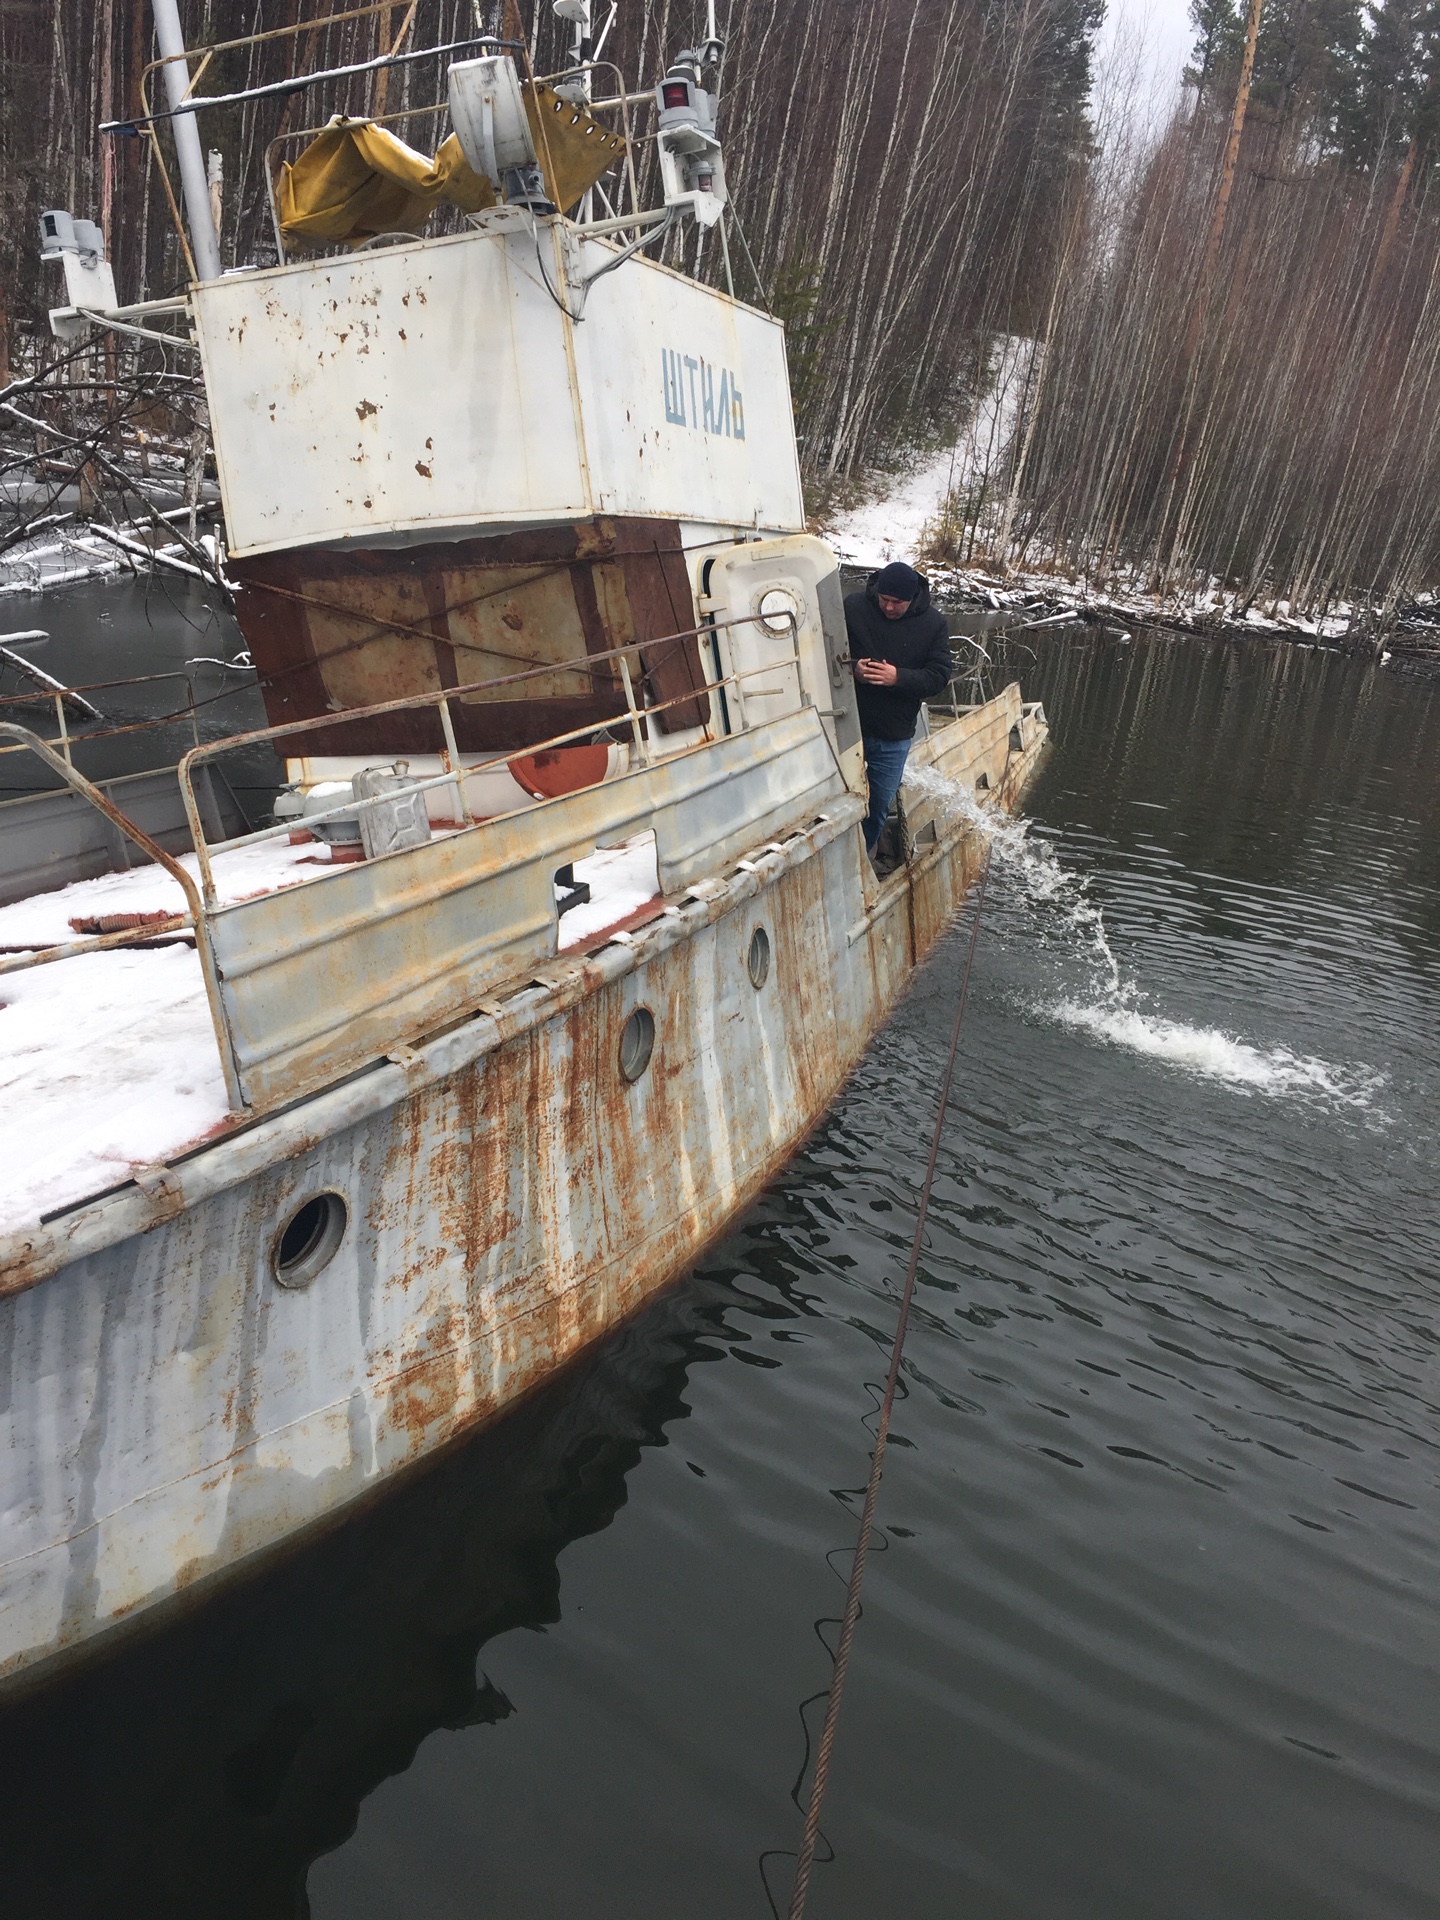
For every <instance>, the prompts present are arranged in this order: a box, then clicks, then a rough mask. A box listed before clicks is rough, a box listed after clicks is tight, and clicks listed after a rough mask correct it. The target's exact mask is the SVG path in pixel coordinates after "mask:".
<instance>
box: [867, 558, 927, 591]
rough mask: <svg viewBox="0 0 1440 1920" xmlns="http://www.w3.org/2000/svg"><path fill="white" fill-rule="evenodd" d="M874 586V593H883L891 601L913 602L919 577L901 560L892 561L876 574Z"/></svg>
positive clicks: (912, 568)
mask: <svg viewBox="0 0 1440 1920" xmlns="http://www.w3.org/2000/svg"><path fill="white" fill-rule="evenodd" d="M874 586H875V591H876V593H883V594H885V595H886V596H887V598H889V599H891V600H913V599H914V598H915V596H916V594H917V593H919V591H920V576H919V574H918V573H916V571H915V569H914V567H907V566H906V564H905V562H904V561H903V560H892V561H891V562H890V564H889V566H888V567H882V568H881V569H880V571H879V573H877V574H876V576H875V581H874Z"/></svg>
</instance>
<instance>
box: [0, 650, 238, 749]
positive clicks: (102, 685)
mask: <svg viewBox="0 0 1440 1920" xmlns="http://www.w3.org/2000/svg"><path fill="white" fill-rule="evenodd" d="M158 680H183V681H184V682H185V691H186V693H187V695H188V696H189V697H188V699H187V700H186V703H185V706H184V707H183V708H181V709H179V710H178V711H177V712H175V713H157V714H154V715H152V716H151V717H150V718H149V719H146V720H135V721H132V722H130V724H129V725H127V726H123V727H98V728H96V730H95V731H94V732H93V733H82V734H71V732H70V730H69V729H68V728H67V726H66V725H65V704H64V703H65V700H66V697H67V696H68V695H70V694H72V693H74V694H84V693H103V692H105V691H106V690H107V689H113V688H115V687H143V686H150V685H152V684H153V683H154V682H156V681H158ZM45 700H53V701H54V703H55V717H56V723H57V724H58V726H59V728H60V734H59V738H58V739H56V740H52V741H50V742H49V743H48V744H49V745H50V746H58V747H59V748H60V749H61V751H62V752H63V753H64V755H65V758H66V759H67V760H69V759H70V754H71V748H72V746H73V745H74V744H75V743H76V742H79V743H80V744H82V745H85V746H89V745H90V744H91V742H92V741H95V740H114V739H117V738H119V737H120V736H121V735H122V734H129V733H147V732H149V731H150V730H151V729H153V728H159V727H174V726H178V725H179V724H180V723H181V721H182V720H183V719H184V718H185V716H186V715H187V714H188V715H189V719H190V734H191V738H192V739H193V740H194V742H195V744H196V746H197V747H198V746H199V744H200V726H199V722H198V721H197V720H196V718H195V682H194V681H193V680H192V679H191V677H190V675H189V674H188V673H182V672H180V670H179V669H178V668H177V669H175V670H174V671H172V672H170V673H137V674H135V675H133V676H132V677H131V678H130V679H128V680H87V681H85V682H84V683H83V684H82V685H81V686H78V687H57V688H55V689H54V690H53V691H52V690H51V689H49V688H44V689H41V688H38V687H37V689H36V690H35V692H34V693H7V694H5V695H3V696H0V708H5V707H16V706H30V707H34V706H38V705H40V704H41V703H42V702H43V701H45ZM96 717H97V718H99V717H100V716H99V715H97V716H96ZM24 751H25V748H24V747H23V746H14V747H0V755H4V754H7V753H23V752H24ZM72 764H73V763H72Z"/></svg>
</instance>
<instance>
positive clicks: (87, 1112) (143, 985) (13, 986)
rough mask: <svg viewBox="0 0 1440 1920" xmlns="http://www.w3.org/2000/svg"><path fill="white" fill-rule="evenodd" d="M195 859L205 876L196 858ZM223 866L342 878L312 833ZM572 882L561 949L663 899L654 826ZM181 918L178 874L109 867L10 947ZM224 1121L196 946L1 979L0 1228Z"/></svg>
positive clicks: (584, 866) (294, 881)
mask: <svg viewBox="0 0 1440 1920" xmlns="http://www.w3.org/2000/svg"><path fill="white" fill-rule="evenodd" d="M438 837H439V836H438V835H437V838H438ZM183 864H184V865H185V866H186V867H187V868H188V869H189V870H190V871H191V872H196V871H197V864H198V863H197V862H196V860H195V857H194V855H193V854H192V855H188V856H186V858H185V859H184V861H183ZM213 866H214V871H215V881H216V886H217V889H218V891H219V893H220V897H221V899H222V901H224V902H226V903H231V902H235V901H239V900H249V899H255V898H257V897H259V896H260V895H262V894H266V893H275V892H280V891H282V890H284V889H286V888H289V887H295V886H303V885H307V884H311V883H313V882H315V881H317V880H322V879H324V878H325V877H326V875H327V872H328V871H330V863H329V860H328V858H327V856H326V850H325V848H324V847H323V846H321V845H319V844H318V843H315V842H307V843H303V844H301V845H299V846H291V845H289V844H287V843H284V842H277V841H269V842H266V843H262V844H260V845H256V846H250V847H240V848H237V849H236V850H235V851H233V852H231V853H222V854H219V855H217V856H216V857H215V859H214V861H213ZM575 877H576V879H577V880H582V881H585V882H586V883H587V884H588V885H589V887H590V890H591V898H590V900H589V901H588V902H587V903H585V904H583V905H580V906H576V907H572V908H571V909H570V911H569V912H568V913H566V914H565V915H564V917H563V918H562V919H561V921H560V950H561V951H562V952H565V951H568V950H570V949H572V948H574V947H577V946H580V945H582V944H584V943H585V942H587V941H589V940H593V939H595V938H596V937H597V936H598V935H600V934H602V933H604V932H605V931H606V930H607V929H611V928H613V927H615V926H616V925H617V924H620V923H622V922H623V921H624V920H626V919H627V918H628V917H629V916H631V915H632V914H635V913H636V912H638V911H639V910H640V909H641V908H643V907H644V906H645V905H647V904H648V903H649V902H650V901H651V900H653V899H655V898H656V897H657V896H658V893H659V882H658V878H657V872H656V856H655V836H654V834H653V833H644V834H639V835H637V836H635V837H634V838H633V839H632V840H630V841H629V842H627V844H626V845H624V846H623V847H618V848H615V849H611V850H607V851H604V852H598V853H595V854H593V855H591V856H590V858H588V859H586V860H580V861H577V862H576V863H575ZM184 911H185V901H184V897H183V895H182V893H181V890H180V887H179V885H178V883H177V882H176V881H174V880H172V879H171V878H170V876H169V875H168V874H166V873H164V872H163V871H161V869H159V868H158V867H153V866H147V867H140V868H134V869H132V870H131V871H129V872H127V873H113V874H105V875H102V876H101V877H99V878H98V879H94V880H81V881H77V882H76V883H75V884H73V885H71V886H68V887H62V888H60V889H59V890H58V891H56V892H52V893H43V894H36V895H32V896H31V897H30V898H28V899H25V900H18V901H16V902H14V903H13V904H12V905H10V906H6V907H0V951H5V950H8V951H10V952H14V951H15V950H16V949H22V950H23V949H40V948H44V947H49V946H57V945H60V944H62V943H64V942H66V941H70V940H74V939H76V938H77V930H76V928H75V927H74V926H73V925H72V922H73V921H77V920H78V921H81V922H86V921H94V920H96V919H98V918H100V917H101V916H110V915H116V914H149V913H167V914H179V913H183V912H184ZM172 938H173V936H172ZM136 939H137V941H140V940H143V939H144V933H143V930H137V933H136ZM227 1115H228V1102H227V1100H226V1095H225V1079H224V1074H223V1071H222V1068H221V1062H220V1055H219V1050H218V1048H217V1047H216V1044H215V1032H214V1028H213V1025H212V1023H211V1017H210V1010H209V1007H208V1005H207V1002H206V997H205V987H204V982H203V980H202V978H201V973H200V961H199V957H198V955H197V954H196V952H195V949H194V947H193V945H192V944H190V943H189V942H188V941H184V940H182V941H181V942H179V943H177V944H173V945H165V946H161V945H154V946H139V945H137V946H135V947H127V948H118V949H114V950H112V951H110V952H107V953H89V954H80V955H76V956H75V957H74V958H72V959H69V960H57V961H54V962H53V963H51V964H48V965H45V966H38V967H33V968H30V969H27V970H26V971H24V972H20V973H11V974H5V975H0V1165H3V1166H4V1168H5V1179H4V1182H3V1186H0V1235H3V1234H5V1233H11V1232H15V1231H20V1230H23V1229H25V1228H27V1227H31V1226H34V1225H36V1224H38V1223H39V1222H40V1221H41V1220H42V1219H43V1218H44V1217H45V1216H46V1215H48V1214H52V1213H55V1212H58V1211H61V1210H63V1209H65V1208H67V1207H70V1206H73V1205H74V1204H75V1203H76V1202H77V1201H79V1200H83V1199H86V1198H88V1197H90V1196H93V1195H95V1194H98V1193H103V1192H105V1191H106V1190H108V1189H109V1188H112V1187H115V1186H118V1185H121V1184H123V1183H124V1182H126V1181H128V1180H131V1179H133V1178H134V1175H135V1172H136V1170H137V1169H144V1168H146V1167H149V1166H153V1165H156V1164H159V1163H161V1162H163V1161H167V1160H170V1159H172V1158H174V1157H175V1156H176V1155H177V1154H180V1153H184V1152H185V1151H187V1150H188V1149H190V1148H192V1147H194V1146H196V1145H198V1144H199V1143H200V1142H201V1141H203V1140H205V1139H206V1138H207V1137H208V1136H210V1135H212V1134H214V1133H216V1132H217V1131H218V1130H220V1129H221V1128H222V1127H223V1126H224V1125H225V1123H226V1119H227Z"/></svg>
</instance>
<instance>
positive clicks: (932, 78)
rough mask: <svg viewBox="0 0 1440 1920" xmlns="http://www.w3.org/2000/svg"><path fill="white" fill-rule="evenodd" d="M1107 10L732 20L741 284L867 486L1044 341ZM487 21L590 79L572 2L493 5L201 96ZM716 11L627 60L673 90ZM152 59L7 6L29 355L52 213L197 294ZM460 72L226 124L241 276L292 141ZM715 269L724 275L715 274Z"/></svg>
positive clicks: (323, 43)
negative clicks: (991, 341)
mask: <svg viewBox="0 0 1440 1920" xmlns="http://www.w3.org/2000/svg"><path fill="white" fill-rule="evenodd" d="M342 11H349V9H348V8H346V7H345V6H344V5H343V3H342V0H334V4H320V3H319V0H189V4H188V5H183V4H182V8H181V12H182V18H183V19H184V22H185V27H186V35H187V40H188V41H190V42H191V43H192V44H205V43H209V42H212V41H215V40H221V39H226V38H235V37H239V36H241V35H245V34H252V33H255V32H256V31H263V30H265V29H270V28H275V27H284V26H289V25H293V24H295V23H297V22H301V21H305V20H307V19H317V18H319V17H321V16H322V15H324V14H328V13H331V12H342ZM1099 11H1100V0H967V3H966V4H962V5H958V6H951V5H948V4H947V5H940V4H936V0H725V3H724V4H722V5H721V8H720V19H721V22H722V25H723V26H724V27H725V29H726V30H727V32H728V51H727V56H726V61H725V78H724V88H723V112H724V121H723V125H724V127H725V130H726V131H727V134H728V137H729V149H728V169H729V174H730V178H731V180H732V183H733V187H734V192H735V198H736V208H737V214H738V218H739V220H740V222H741V223H742V228H743V232H744V237H745V240H746V241H747V242H748V245H749V249H750V253H751V255H752V256H753V259H754V262H755V266H756V269H757V270H758V274H759V279H760V282H761V286H760V287H759V288H757V287H756V286H754V285H752V284H748V283H747V284H742V285H741V288H740V291H742V293H746V294H748V295H749V296H750V297H752V298H753V297H757V296H758V297H763V298H766V299H768V300H769V301H770V302H771V303H772V304H773V305H774V306H775V307H776V309H777V310H778V311H779V312H781V313H782V314H783V315H784V317H785V318H786V320H787V321H788V322H789V325H790V329H791V356H792V366H793V369H794V374H795V383H796V399H797V408H798V412H799V416H800V426H801V432H802V435H803V437H804V446H805V451H806V463H807V467H808V468H809V470H810V472H811V473H812V475H814V476H816V477H823V476H826V475H833V474H836V473H846V472H850V471H852V470H854V469H855V468H856V467H858V466H861V465H863V464H865V463H866V462H867V461H868V460H871V459H873V458H874V457H876V456H877V455H883V454H884V453H885V452H886V451H887V450H888V449H889V447H890V446H891V445H893V444H894V442H895V441H896V440H898V439H899V438H900V437H901V436H903V435H905V434H909V433H913V432H914V431H915V430H916V427H917V424H921V423H933V422H937V421H943V420H945V419H946V418H948V417H949V416H950V414H952V413H953V411H954V409H955V407H956V405H957V403H958V401H960V400H961V399H963V397H964V394H965V392H966V391H967V382H969V381H970V380H972V379H973V377H974V373H975V369H976V364H977V342H978V341H980V340H981V339H983V336H984V334H985V332H986V330H987V329H990V328H993V327H995V326H997V325H999V326H1006V327H1011V328H1019V329H1026V328H1029V327H1030V326H1032V325H1033V324H1035V316H1036V315H1037V314H1038V313H1039V312H1040V311H1041V310H1042V308H1043V302H1044V298H1045V290H1046V288H1047V286H1048V281H1049V277H1050V273H1051V255H1052V253H1053V249H1054V245H1055V239H1056V234H1057V232H1058V227H1059V223H1060V221H1061V219H1062V217H1063V212H1062V210H1063V207H1064V205H1065V204H1066V200H1067V196H1068V195H1070V194H1072V193H1073V192H1074V191H1075V190H1076V188H1077V186H1078V182H1079V181H1080V179H1081V178H1082V177H1083V173H1084V169H1085V166H1086V164H1087V161H1088V156H1089V148H1088V133H1087V120H1086V98H1087V94H1088V91H1089V82H1090V66H1089V58H1090V38H1091V34H1092V32H1093V29H1094V27H1095V24H1096V22H1097V21H1098V18H1099ZM477 15H478V25H479V26H483V27H484V28H486V29H489V30H505V31H510V32H513V31H514V30H515V27H516V26H518V27H519V28H520V29H521V30H522V31H523V33H524V36H525V38H526V39H527V41H528V42H529V44H530V47H531V49H532V57H533V59H534V62H535V65H536V68H537V70H539V71H542V72H544V71H547V70H555V69H558V68H560V67H562V66H563V65H564V64H565V46H564V41H563V39H562V33H563V32H564V31H565V30H564V29H562V28H561V27H560V25H559V23H557V22H556V21H555V20H554V18H553V14H552V10H551V7H550V4H549V0H522V4H520V5H517V4H516V0H508V6H507V5H505V4H500V0H496V3H495V4H486V5H483V6H481V7H479V8H478V9H477V8H476V7H474V6H473V5H472V0H418V4H416V5H413V6H410V5H405V4H396V5H394V6H387V7H383V8H380V9H378V10H376V9H373V8H372V9H370V10H368V11H367V12H366V13H364V14H362V15H361V16H360V17H358V18H350V19H345V20H341V21H339V22H338V23H336V24H333V25H330V26H326V27H317V28H316V29H315V30H314V31H313V32H306V33H302V34H301V35H299V36H298V37H286V38H279V39H274V40H270V41H267V42H264V43H262V44H260V45H258V46H251V47H247V48H244V49H241V50H237V51H234V52H229V53H220V54H217V56H216V57H215V58H214V59H213V60H212V62H211V63H210V66H209V68H208V69H207V72H206V74H205V76H204V80H203V83H202V85H201V87H200V89H199V90H200V91H203V92H219V91H224V90H229V89H234V88H239V87H245V86H253V85H256V84H257V83H261V82H266V81H272V80H276V79H279V78H283V77H284V76H286V75H287V74H290V73H291V72H293V71H298V72H301V73H304V72H313V71H314V70H316V69H317V68H318V67H324V66H328V65H336V64H347V63H353V62H356V61H360V60H365V59H367V58H371V57H373V56H374V54H375V53H376V52H377V50H388V49H390V48H392V47H394V46H396V45H397V43H398V44H399V45H400V46H402V47H403V48H404V49H405V50H419V49H421V48H424V47H427V46H438V45H444V44H448V43H453V42H455V41H459V40H463V39H464V37H465V36H466V35H467V34H473V33H475V32H476V31H477ZM703 19H704V9H703V7H702V6H700V5H697V4H695V0H622V4H621V6H620V7H619V9H618V12H617V15H616V21H615V27H614V30H613V32H612V33H611V36H610V38H609V40H608V42H607V44H606V46H605V48H604V53H605V57H606V58H607V59H611V60H614V61H615V63H616V65H617V66H618V67H619V69H620V70H621V71H622V72H623V73H624V74H625V75H626V77H627V80H628V82H629V84H631V85H632V86H633V85H635V84H636V83H637V82H644V83H647V84H653V83H654V82H655V81H656V80H657V79H658V78H659V77H660V75H661V74H662V73H663V71H664V67H665V65H666V63H667V61H668V60H669V58H671V57H672V56H673V55H674V54H675V53H676V52H677V51H678V50H679V49H680V48H681V47H683V46H687V45H690V44H693V43H694V41H695V40H696V39H697V38H699V37H701V36H702V34H703ZM507 21H511V22H513V24H511V25H509V26H507ZM153 57H154V49H153V33H152V29H151V25H150V18H149V7H148V4H147V0H3V3H0V59H3V63H4V70H5V74H6V78H7V85H6V88H5V106H4V120H3V124H0V193H3V222H0V284H3V286H4V287H5V288H6V290H7V296H8V297H7V305H8V319H9V330H10V338H11V340H12V341H15V340H16V339H17V338H18V339H21V340H24V341H28V342H33V341H35V340H36V339H38V338H40V337H42V336H43V333H44V327H45V319H44V315H45V309H46V308H47V307H48V306H49V305H52V304H54V298H55V296H54V293H53V290H52V291H49V292H47V287H46V283H45V282H44V281H43V280H42V269H41V267H40V265H39V262H38V259H37V249H36V241H35V233H36V219H37V217H38V215H39V213H40V211H41V210H42V209H43V208H44V207H47V206H63V207H68V208H70V209H72V210H73V211H74V212H76V213H77V214H83V215H84V216H85V217H87V218H94V219H96V220H97V221H99V223H100V225H101V226H102V228H103V229H104V231H105V232H106V234H107V236H108V239H109V245H110V254H111V258H112V261H113V262H114V265H115V270H116V280H117V286H118V288H119V292H120V296H121V298H122V299H130V300H138V299H142V298H148V297H154V296H156V295H158V294H161V293H163V292H166V291H170V290H173V289H175V288H178V287H179V286H180V285H181V284H182V281H183V274H184V267H183V260H182V257H181V255H180V252H179V250H178V247H177V245H176V243H175V239H174V235H173V227H172V223H171V221H170V220H169V218H168V214H167V208H166V205H165V201H164V198H163V194H162V191H161V182H160V180H159V177H158V168H157V165H156V158H155V154H154V152H153V151H152V149H151V146H150V143H149V142H148V141H147V140H145V139H142V138H133V137H132V138H125V137H118V138H117V137H113V136H111V137H101V136H99V135H98V134H97V131H96V130H97V127H98V126H99V124H100V123H101V122H102V121H104V120H109V119H120V118H124V117H125V116H126V115H127V114H133V113H135V112H136V111H138V109H139V105H140V100H139V83H140V76H141V71H142V69H143V68H144V66H145V65H146V63H147V62H148V61H149V60H151V59H153ZM444 65H445V60H444V59H443V58H437V59H435V60H430V61H416V62H414V63H413V64H409V65H406V66H402V67H396V68H393V69H390V70H389V71H388V72H386V73H383V74H380V75H366V76H362V77H360V78H358V79H355V80H351V81H345V82H339V83H335V84H331V85H326V86H323V87H319V88H316V89H313V90H312V91H310V92H308V93H306V94H303V95H296V96H291V97H290V98H288V99H275V98H272V99H269V100H265V101H260V102H253V103H249V104H247V105H246V106H244V107H241V108H236V109H233V110H229V111H227V112H226V113H225V114H223V115H222V114H220V113H215V114H212V115H209V116H207V118H206V121H205V124H204V135H203V137H204V139H205V142H206V145H207V147H208V146H212V145H213V146H215V147H216V148H218V149H219V150H220V152H221V153H222V155H223V166H224V187H223V198H222V223H221V225H222V251H223V254H224V258H225V261H226V264H234V263H238V262H244V261H257V262H258V261H264V260H266V259H267V258H273V257H274V256H273V242H272V240H271V234H270V214H269V208H268V203H267V195H266V188H265V177H264V169H265V166H266V164H267V153H269V152H270V151H271V149H272V147H273V143H274V142H275V141H276V140H277V139H279V138H281V136H285V135H287V134H291V133H293V132H295V131H297V130H298V129H300V128H302V127H304V126H314V125H317V124H320V123H323V121H324V120H325V119H326V118H327V117H328V116H329V115H330V114H331V113H333V112H336V111H346V112H352V113H361V112H389V113H395V112H397V111H400V110H404V109H406V108H408V107H411V106H419V105H421V104H425V105H428V104H429V103H430V102H432V101H434V100H436V99H437V98H439V99H443V97H444V84H443V70H444ZM397 130H398V131H400V132H402V133H403V134H404V136H405V137H406V138H408V139H409V140H410V141H411V143H412V144H414V145H417V146H422V147H424V146H429V147H433V145H434V143H435V140H436V138H437V137H438V134H439V133H440V132H441V131H443V129H442V128H441V126H440V124H439V122H437V120H435V119H434V118H423V117H422V118H418V119H416V120H414V121H413V122H404V123H400V124H399V126H398V128H397ZM276 151H277V152H285V153H289V154H292V155H293V152H294V151H295V149H294V146H293V145H287V146H285V147H282V148H280V149H276ZM740 258H741V261H742V266H741V269H740V270H741V272H742V275H744V276H746V278H747V281H748V268H745V267H744V266H743V255H741V256H740ZM702 268H703V269H708V270H710V271H713V272H717V273H718V270H719V267H718V260H715V259H712V260H709V261H706V262H702ZM15 351H16V357H19V356H18V350H15Z"/></svg>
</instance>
